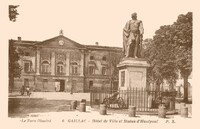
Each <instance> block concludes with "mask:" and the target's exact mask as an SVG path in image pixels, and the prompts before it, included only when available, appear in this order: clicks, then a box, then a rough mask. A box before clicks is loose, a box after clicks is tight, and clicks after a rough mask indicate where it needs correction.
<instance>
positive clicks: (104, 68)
mask: <svg viewBox="0 0 200 129" xmlns="http://www.w3.org/2000/svg"><path fill="white" fill-rule="evenodd" d="M102 75H106V67H102Z"/></svg>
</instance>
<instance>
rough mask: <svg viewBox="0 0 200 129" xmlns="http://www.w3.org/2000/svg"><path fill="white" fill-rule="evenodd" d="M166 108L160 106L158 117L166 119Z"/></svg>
mask: <svg viewBox="0 0 200 129" xmlns="http://www.w3.org/2000/svg"><path fill="white" fill-rule="evenodd" d="M166 111H167V110H166V107H165V106H164V104H162V105H161V106H159V109H158V117H159V118H165V117H166Z"/></svg>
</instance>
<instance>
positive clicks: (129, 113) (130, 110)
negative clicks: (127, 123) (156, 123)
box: [128, 106, 136, 117]
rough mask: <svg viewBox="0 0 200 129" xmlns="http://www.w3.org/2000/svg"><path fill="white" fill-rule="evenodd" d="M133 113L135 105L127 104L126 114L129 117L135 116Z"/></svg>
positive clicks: (134, 112)
mask: <svg viewBox="0 0 200 129" xmlns="http://www.w3.org/2000/svg"><path fill="white" fill-rule="evenodd" d="M135 114H136V107H135V106H129V108H128V116H129V117H135Z"/></svg>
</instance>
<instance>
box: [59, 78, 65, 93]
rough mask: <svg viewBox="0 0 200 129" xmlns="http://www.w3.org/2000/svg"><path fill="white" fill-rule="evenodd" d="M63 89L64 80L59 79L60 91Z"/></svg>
mask: <svg viewBox="0 0 200 129" xmlns="http://www.w3.org/2000/svg"><path fill="white" fill-rule="evenodd" d="M64 90H65V80H60V92H63V91H64Z"/></svg>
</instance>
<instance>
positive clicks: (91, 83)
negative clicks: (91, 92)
mask: <svg viewBox="0 0 200 129" xmlns="http://www.w3.org/2000/svg"><path fill="white" fill-rule="evenodd" d="M92 87H93V81H89V89H91V88H92Z"/></svg>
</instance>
